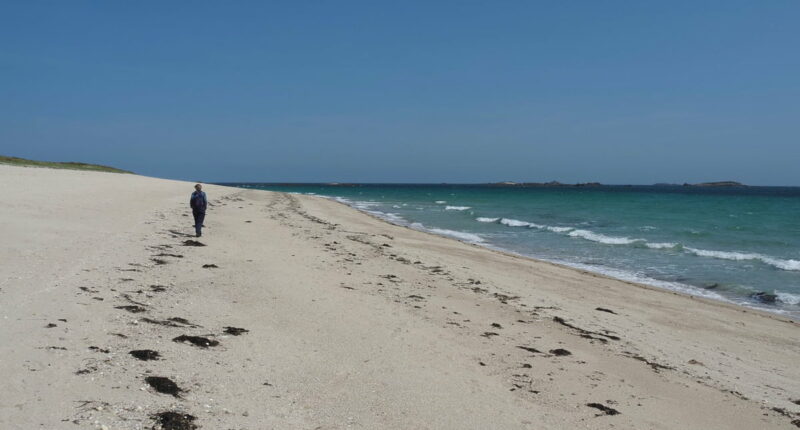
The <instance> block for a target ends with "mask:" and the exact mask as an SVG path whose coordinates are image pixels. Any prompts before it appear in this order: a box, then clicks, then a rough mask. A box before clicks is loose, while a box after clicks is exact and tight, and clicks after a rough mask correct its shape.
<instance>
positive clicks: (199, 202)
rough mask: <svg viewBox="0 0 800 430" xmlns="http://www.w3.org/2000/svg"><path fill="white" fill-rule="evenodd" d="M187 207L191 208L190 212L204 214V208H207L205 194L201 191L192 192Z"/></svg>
mask: <svg viewBox="0 0 800 430" xmlns="http://www.w3.org/2000/svg"><path fill="white" fill-rule="evenodd" d="M189 206H191V207H192V210H193V211H195V212H201V213H206V208H207V207H208V199H206V193H204V192H202V191H195V192H193V193H192V197H191V198H190V199H189Z"/></svg>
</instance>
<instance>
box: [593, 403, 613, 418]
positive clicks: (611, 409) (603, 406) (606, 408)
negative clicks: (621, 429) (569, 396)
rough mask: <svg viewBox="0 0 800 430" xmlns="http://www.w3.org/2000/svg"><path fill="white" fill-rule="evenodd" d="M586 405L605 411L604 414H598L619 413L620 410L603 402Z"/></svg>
mask: <svg viewBox="0 0 800 430" xmlns="http://www.w3.org/2000/svg"><path fill="white" fill-rule="evenodd" d="M586 406H588V407H590V408H595V409H598V410H600V411H601V412H603V413H602V414H598V415H597V416H600V415H619V411H618V410H616V409H614V408H610V407H608V406H606V405H604V404H602V403H587V404H586Z"/></svg>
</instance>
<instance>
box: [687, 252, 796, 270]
mask: <svg viewBox="0 0 800 430" xmlns="http://www.w3.org/2000/svg"><path fill="white" fill-rule="evenodd" d="M684 249H685V250H686V252H688V253H690V254H694V255H699V256H701V257H711V258H719V259H721V260H733V261H744V260H758V261H761V262H762V263H765V264H769V265H770V266H773V267H776V268H778V269H782V270H789V271H800V260H783V259H780V258H774V257H770V256H767V255H762V254H757V253H754V252H735V251H711V250H707V249H697V248H689V247H685V248H684Z"/></svg>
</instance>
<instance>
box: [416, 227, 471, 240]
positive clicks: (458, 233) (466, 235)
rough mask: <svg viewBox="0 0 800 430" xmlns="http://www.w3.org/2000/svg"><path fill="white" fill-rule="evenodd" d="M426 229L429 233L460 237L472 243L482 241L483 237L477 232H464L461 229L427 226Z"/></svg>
mask: <svg viewBox="0 0 800 430" xmlns="http://www.w3.org/2000/svg"><path fill="white" fill-rule="evenodd" d="M428 231H430V232H431V233H436V234H441V235H444V236H450V237H454V238H456V239H460V240H463V241H467V242H472V243H481V242H483V238H482V237H480V236H478V235H477V234H472V233H466V232H463V231H455V230H447V229H444V228H429V229H428Z"/></svg>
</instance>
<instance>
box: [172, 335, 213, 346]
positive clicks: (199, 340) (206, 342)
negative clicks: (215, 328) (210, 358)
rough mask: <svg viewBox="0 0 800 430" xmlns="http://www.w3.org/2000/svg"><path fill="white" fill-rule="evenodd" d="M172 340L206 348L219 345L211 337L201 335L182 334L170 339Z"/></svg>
mask: <svg viewBox="0 0 800 430" xmlns="http://www.w3.org/2000/svg"><path fill="white" fill-rule="evenodd" d="M172 341H173V342H178V343H183V342H189V343H191V344H192V345H194V346H199V347H200V348H208V347H209V346H217V345H219V341H216V340H213V339H209V338H206V337H202V336H187V335H185V334H182V335H180V336H178V337H176V338H174V339H172Z"/></svg>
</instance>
